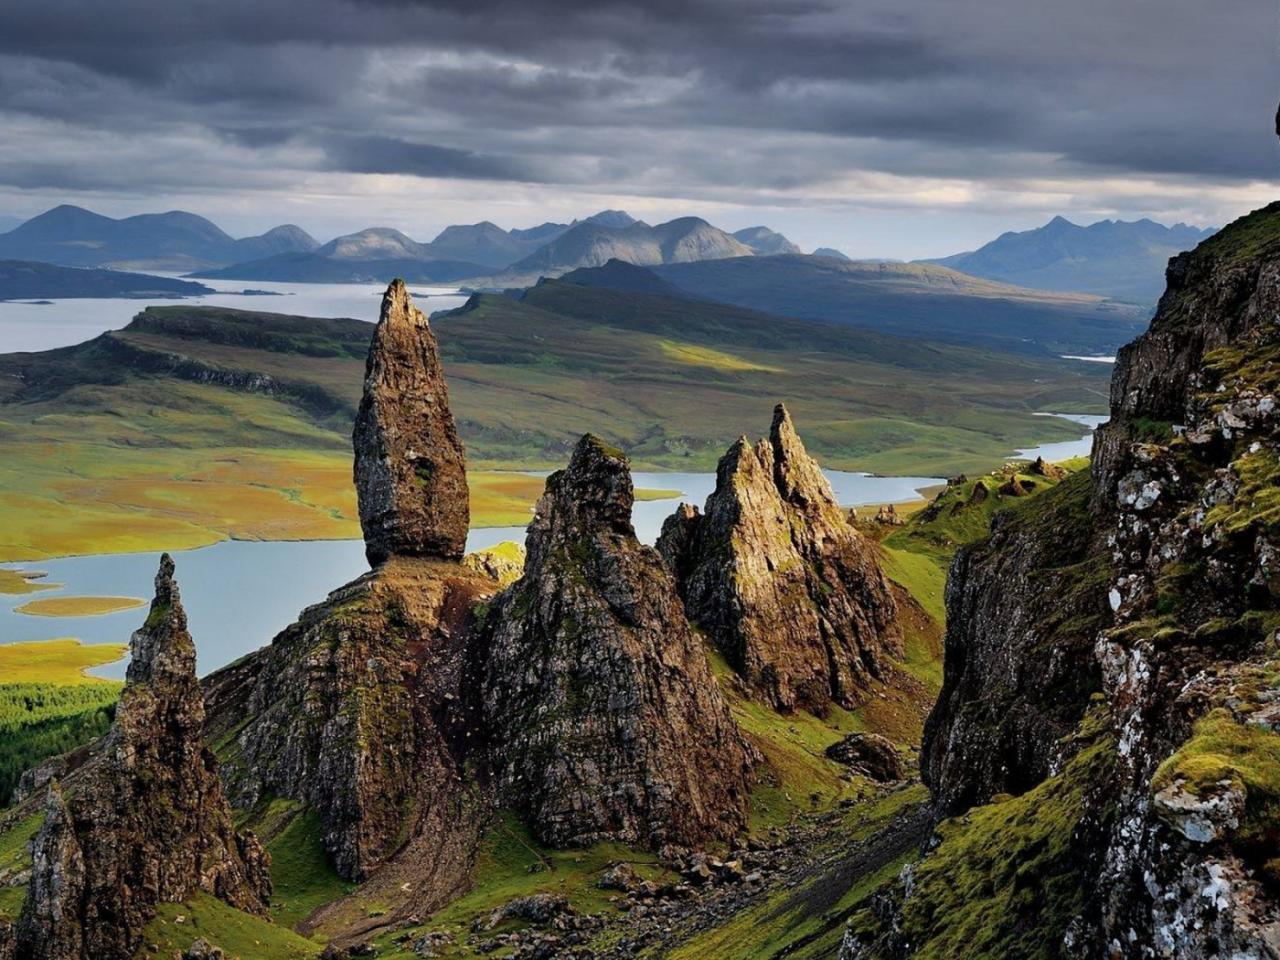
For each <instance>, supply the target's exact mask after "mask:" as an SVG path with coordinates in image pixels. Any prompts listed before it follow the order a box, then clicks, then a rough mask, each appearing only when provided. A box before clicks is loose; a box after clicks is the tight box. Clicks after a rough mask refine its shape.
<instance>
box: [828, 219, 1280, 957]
mask: <svg viewBox="0 0 1280 960" xmlns="http://www.w3.org/2000/svg"><path fill="white" fill-rule="evenodd" d="M1277 278H1280V205H1275V204H1273V205H1272V206H1270V207H1267V208H1264V209H1262V210H1259V211H1256V212H1255V213H1253V214H1251V215H1249V216H1248V217H1245V218H1242V219H1241V220H1239V221H1236V222H1235V223H1233V224H1231V225H1229V226H1228V227H1226V228H1224V229H1223V230H1222V231H1221V232H1220V233H1218V234H1216V235H1215V236H1214V237H1212V238H1210V239H1209V240H1207V241H1205V242H1204V243H1202V244H1200V245H1199V246H1198V247H1197V248H1196V249H1195V250H1194V251H1193V252H1191V253H1187V254H1182V255H1180V256H1178V257H1176V258H1175V259H1174V260H1173V261H1172V262H1171V263H1170V265H1169V270H1168V277H1167V279H1168V287H1167V290H1166V292H1165V294H1164V296H1163V297H1162V298H1161V301H1160V308H1159V311H1158V312H1157V315H1156V317H1155V319H1154V320H1153V321H1152V324H1151V328H1150V330H1149V331H1148V332H1147V333H1145V334H1144V335H1143V336H1141V337H1139V338H1138V339H1137V340H1135V341H1134V342H1133V343H1132V344H1130V345H1128V346H1127V347H1125V348H1124V349H1123V350H1122V351H1121V353H1120V357H1119V359H1118V362H1117V364H1116V370H1115V376H1114V378H1113V381H1112V403H1111V420H1110V422H1109V423H1108V424H1106V425H1105V426H1104V427H1103V428H1102V429H1101V430H1100V431H1099V433H1098V435H1097V436H1096V439H1095V444H1094V459H1093V463H1092V468H1091V472H1090V474H1089V475H1088V476H1087V477H1086V476H1085V475H1083V474H1081V475H1079V476H1078V477H1073V478H1072V479H1071V480H1069V481H1067V482H1064V483H1062V484H1060V485H1059V486H1058V487H1057V488H1056V489H1054V490H1053V491H1051V492H1050V493H1049V494H1048V495H1046V496H1044V497H1041V498H1038V499H1037V500H1036V501H1035V502H1033V503H1031V504H1029V505H1028V506H1027V508H1026V509H1025V510H1024V511H1022V512H1021V513H1020V514H1018V515H1017V516H1016V517H1005V518H1003V519H997V521H996V523H995V524H993V527H992V532H991V535H990V537H989V538H988V539H987V540H986V541H984V542H982V543H980V544H977V545H974V546H972V547H969V548H968V549H966V550H963V551H961V553H960V554H959V555H958V556H957V558H956V561H955V563H954V565H953V566H952V569H951V575H950V580H949V583H948V587H947V640H946V661H945V678H944V681H945V685H944V690H943V693H942V696H941V697H940V699H939V703H938V705H937V707H936V708H935V710H934V712H933V714H932V715H931V716H930V719H929V723H928V725H927V727H926V735H925V743H924V748H923V753H922V769H923V772H924V774H925V779H926V782H927V783H928V784H929V785H930V787H931V788H932V790H933V791H934V794H935V799H936V801H937V802H938V812H939V814H942V815H945V814H951V813H963V815H962V816H960V817H957V818H956V819H953V820H948V821H945V822H944V823H942V824H941V825H940V826H939V828H938V837H937V839H936V840H935V841H934V842H933V843H931V844H930V847H929V850H930V852H929V853H928V854H926V855H925V856H924V857H923V858H922V859H921V860H920V861H919V862H918V863H917V864H915V865H914V866H913V867H912V869H911V870H910V871H909V872H907V873H904V875H903V877H902V879H901V881H900V882H898V883H896V884H893V885H890V886H889V887H888V888H887V889H886V890H885V892H884V893H883V895H882V896H881V897H880V899H879V901H878V902H877V903H876V904H875V906H874V909H868V910H864V911H863V912H862V913H861V914H859V915H857V916H855V917H854V920H853V924H852V926H851V929H850V933H849V935H848V937H847V938H846V942H845V946H844V948H843V950H842V953H841V957H842V958H847V960H855V958H857V960H869V958H896V957H935V956H936V957H946V956H954V955H956V953H957V951H964V952H965V955H966V956H975V957H993V958H994V957H1005V956H1025V957H1045V958H1049V957H1059V956H1079V957H1112V958H1120V960H1127V958H1133V960H1139V958H1149V957H1153V956H1169V957H1180V958H1188V960H1199V958H1209V957H1219V956H1238V957H1265V956H1268V955H1269V954H1271V953H1273V952H1274V949H1275V944H1276V943H1277V942H1280V894H1278V892H1277V881H1276V874H1275V853H1276V849H1277V848H1276V838H1277V836H1280V819H1278V817H1277V810H1278V809H1280V803H1278V802H1277V797H1280V786H1278V785H1277V784H1278V783H1280V780H1278V779H1277V765H1276V758H1277V757H1278V756H1280V734H1277V723H1276V721H1275V713H1276V710H1275V701H1276V697H1277V694H1276V688H1277V678H1278V677H1280V660H1277V648H1276V639H1277V628H1278V627H1280V582H1278V580H1277V577H1278V575H1280V571H1278V569H1277V566H1276V563H1275V557H1274V554H1275V543H1276V539H1277V537H1278V536H1280V528H1278V527H1277V522H1278V515H1277V502H1276V491H1277V489H1280V488H1278V487H1277V484H1276V478H1277V475H1278V470H1280V468H1278V466H1277V464H1278V463H1280V451H1278V449H1277V444H1278V443H1280V408H1278V407H1277V402H1276V392H1277V389H1278V388H1280V378H1278V374H1277V371H1280V327H1278V326H1277V323H1276V319H1275V318H1276V308H1277V303H1280V281H1278V279H1277ZM1086 480H1087V482H1086Z"/></svg>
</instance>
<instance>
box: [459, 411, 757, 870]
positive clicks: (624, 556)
mask: <svg viewBox="0 0 1280 960" xmlns="http://www.w3.org/2000/svg"><path fill="white" fill-rule="evenodd" d="M633 499H634V494H633V490H632V483H631V474H630V469H629V465H628V463H627V460H626V458H625V457H623V456H622V454H621V453H620V452H619V451H617V450H614V449H611V448H609V447H608V446H606V445H605V444H604V443H603V442H602V441H601V440H599V439H598V438H597V437H592V436H586V437H583V438H582V440H581V441H580V442H579V443H578V445H577V447H576V449H575V450H574V453H573V457H572V459H571V460H570V462H569V466H568V467H567V468H566V469H564V470H561V471H559V472H557V473H554V474H552V475H551V476H550V477H549V478H548V480H547V487H546V492H545V493H544V494H543V496H542V499H541V500H540V501H539V502H538V506H537V509H536V511H535V516H534V520H533V522H532V523H531V524H530V526H529V533H528V541H527V544H526V547H527V553H528V558H527V561H526V564H525V569H524V575H523V576H522V577H521V579H520V580H519V581H517V582H516V583H515V584H514V585H513V586H512V587H511V588H510V589H509V590H508V591H507V592H505V593H504V594H503V595H502V597H501V598H500V599H499V600H498V602H497V603H495V605H494V606H493V608H492V609H491V610H490V611H489V613H488V616H487V619H488V621H489V622H490V623H491V624H492V632H491V638H490V640H489V644H488V649H487V651H485V662H484V667H483V673H484V680H483V704H482V713H483V724H484V728H485V730H486V734H487V737H488V743H489V766H490V768H491V770H492V776H493V777H494V780H495V784H496V788H497V793H498V796H499V799H500V801H502V802H505V803H507V804H510V805H512V806H514V807H515V808H516V809H519V810H522V811H524V812H525V814H526V816H527V818H528V820H529V823H530V825H531V826H532V827H533V829H534V832H535V833H536V834H537V835H538V836H539V837H540V838H541V839H543V840H544V841H546V842H549V843H552V844H556V845H563V844H587V843H591V842H593V841H596V840H601V839H613V840H623V841H627V842H640V843H644V844H648V845H650V846H653V847H656V848H660V847H663V846H666V845H670V844H676V845H700V844H702V843H704V842H706V841H707V840H710V839H714V838H729V837H733V836H735V835H737V834H738V832H739V831H741V830H742V829H743V827H744V826H745V822H746V803H747V792H748V789H749V786H750V773H751V766H752V760H753V751H752V750H751V748H750V747H748V746H747V745H746V744H745V742H744V741H743V739H742V737H741V735H740V734H739V733H738V730H737V728H736V726H735V725H734V722H733V720H732V718H731V717H730V715H729V708H728V706H727V705H726V703H725V701H724V699H723V697H722V696H721V694H720V691H719V688H718V686H717V684H716V680H715V678H714V677H713V676H712V673H711V668H710V665H709V662H708V660H707V655H706V651H705V650H704V649H703V646H702V642H701V640H700V639H699V637H698V636H697V635H696V634H695V633H694V631H693V630H692V628H691V627H690V626H689V623H688V621H687V620H686V618H685V613H684V610H683V608H682V606H681V604H680V598H679V596H678V594H677V593H676V588H675V584H674V582H673V581H672V579H671V576H670V574H669V573H668V572H667V570H666V569H665V568H664V566H663V564H662V561H661V559H660V558H659V556H658V554H657V553H656V552H655V551H654V550H653V549H652V548H650V547H646V546H643V545H641V544H640V543H639V541H638V540H637V539H636V535H635V530H634V529H633V528H632V525H631V507H632V502H633Z"/></svg>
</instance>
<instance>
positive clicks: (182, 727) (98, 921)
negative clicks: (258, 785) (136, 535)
mask: <svg viewBox="0 0 1280 960" xmlns="http://www.w3.org/2000/svg"><path fill="white" fill-rule="evenodd" d="M131 652H132V657H133V659H132V661H131V662H130V664H129V671H128V678H127V681H126V684H125V688H124V692H123V693H122V694H121V698H120V704H119V706H118V708H117V711H116V719H115V724H114V725H113V727H112V729H111V732H110V733H108V734H107V737H106V738H105V740H104V741H103V745H102V750H101V752H100V754H99V756H98V757H97V758H96V759H95V761H94V762H93V764H92V765H90V766H86V767H85V768H83V769H82V770H81V771H79V772H78V775H77V777H76V778H75V781H74V786H73V787H71V788H70V789H69V791H68V794H67V796H66V797H65V798H64V797H63V794H62V792H61V791H60V790H59V789H58V786H57V784H56V783H52V784H51V785H50V787H49V798H48V801H47V804H46V815H45V822H44V825H43V826H42V828H41V830H40V833H39V834H38V835H37V837H36V840H35V848H34V862H33V866H32V877H31V886H30V891H29V894H28V896H27V901H26V904H25V906H24V909H23V914H22V918H21V920H20V922H19V927H18V934H17V941H18V946H17V955H18V956H19V957H30V958H40V960H64V958H65V960H73V958H74V960H117V958H118V960H127V958H130V957H132V956H133V955H134V952H135V951H136V950H137V947H138V943H139V938H140V935H141V932H142V928H143V927H144V926H145V925H146V923H147V922H148V921H149V920H150V919H151V917H152V916H153V915H154V910H155V907H156V905H157V904H159V903H166V902H176V901H179V900H184V899H186V898H188V897H190V896H191V895H192V894H194V893H196V892H198V891H204V892H206V893H210V894H213V895H214V896H217V897H219V898H220V899H222V900H224V901H226V902H227V903H229V904H231V905H232V906H235V907H238V908H240V909H242V910H247V911H250V912H253V913H265V909H266V906H265V905H266V901H267V898H268V896H269V895H270V892H271V882H270V880H269V878H268V876H267V855H266V853H265V852H264V851H263V849H262V847H261V846H260V845H259V844H258V842H257V840H256V839H255V838H254V837H253V836H252V835H240V834H237V833H236V832H235V830H234V828H233V827H232V822H231V811H230V808H229V806H228V805H227V802H226V800H225V798H224V797H223V794H222V787H221V784H220V783H219V781H218V774H217V765H216V762H215V761H214V759H213V755H212V754H211V753H210V752H209V750H208V749H207V748H206V747H205V745H204V736H203V734H204V729H203V727H204V700H203V698H202V697H201V694H200V685H199V683H198V682H197V680H196V675H195V645H194V644H193V643H192V641H191V636H190V634H188V633H187V621H186V615H185V613H184V612H183V609H182V604H181V602H180V599H179V596H178V588H177V585H176V584H175V583H174V582H173V561H172V560H170V559H169V557H168V555H166V556H164V557H163V558H162V559H161V561H160V572H159V574H158V575H157V576H156V596H155V600H154V601H153V602H152V604H151V612H150V615H149V616H148V617H147V622H146V624H145V625H144V626H143V627H142V629H140V630H138V631H137V632H136V633H134V635H133V638H132V641H131Z"/></svg>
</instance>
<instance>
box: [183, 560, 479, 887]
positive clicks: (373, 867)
mask: <svg viewBox="0 0 1280 960" xmlns="http://www.w3.org/2000/svg"><path fill="white" fill-rule="evenodd" d="M496 590H497V584H496V583H495V582H494V581H492V580H490V579H489V578H488V577H486V576H484V575H483V574H479V573H476V572H474V571H472V570H470V569H468V568H466V567H464V566H462V565H461V564H453V563H445V562H443V561H432V560H423V559H413V558H403V557H396V558H392V559H391V560H389V561H388V562H386V563H384V564H383V565H382V566H381V567H379V568H378V569H377V570H374V571H372V572H371V573H368V574H366V575H365V576H363V577H361V578H360V579H358V580H356V581H354V582H353V583H351V584H348V585H347V586H344V587H341V588H339V589H338V590H335V591H334V592H333V593H332V594H330V596H329V598H328V599H327V600H326V601H325V602H323V603H320V604H317V605H316V606H314V607H310V608H308V609H307V610H305V611H303V613H302V615H301V617H300V618H299V620H298V622H297V623H294V624H293V625H291V626H289V627H288V628H286V629H285V630H284V631H283V632H282V633H281V634H280V635H279V636H277V637H276V638H275V639H274V640H273V641H272V643H271V646H269V647H267V648H266V649H265V650H262V651H259V652H258V653H256V654H254V655H252V656H251V657H248V658H246V659H245V660H242V661H240V662H238V663H236V664H232V665H231V666H229V667H226V668H224V669H223V670H220V671H218V672H217V673H215V674H214V675H212V676H211V677H210V678H209V679H208V680H207V681H206V691H207V697H208V701H209V706H210V713H211V715H212V716H213V718H214V719H213V722H212V723H211V725H210V736H211V737H212V738H214V739H215V741H216V742H220V743H223V744H225V748H224V753H225V755H226V762H225V764H224V769H223V777H224V779H225V781H226V784H227V791H228V794H229V795H230V797H231V799H232V801H233V802H234V803H235V804H236V806H238V807H242V808H246V809H252V808H253V807H255V806H256V805H257V804H258V803H260V802H263V801H265V800H267V799H269V798H271V797H281V798H287V799H290V800H294V801H297V802H299V803H301V804H305V806H306V807H307V808H309V809H311V810H314V811H315V812H316V814H317V815H318V816H319V818H320V821H321V824H322V827H323V836H324V843H325V847H326V849H327V850H328V852H329V854H330V856H331V857H332V858H333V862H334V865H335V866H336V868H337V870H338V872H339V873H340V874H341V875H342V876H344V877H346V878H348V879H351V880H364V879H367V878H369V877H370V876H372V875H373V874H374V873H375V872H377V871H378V869H379V868H380V867H381V866H382V865H384V864H385V863H386V862H387V861H388V860H389V859H391V858H392V857H393V856H394V855H396V854H397V852H399V851H400V848H401V845H402V844H403V842H404V837H405V836H406V835H411V836H415V837H421V838H423V839H422V842H423V843H424V844H430V843H434V844H435V845H436V847H437V848H438V852H437V861H438V862H437V866H439V867H440V871H439V875H440V878H441V882H442V883H443V884H444V886H445V887H448V888H449V890H450V891H451V892H452V891H453V890H455V889H456V888H457V887H458V886H459V885H462V884H464V881H465V875H466V871H467V869H468V868H469V865H470V860H469V857H470V852H469V850H468V849H466V848H467V847H468V841H467V837H469V836H470V835H472V834H473V833H475V831H476V829H477V828H478V827H477V826H476V825H475V821H477V820H483V817H482V816H479V815H474V814H471V813H469V812H468V805H469V804H470V803H471V799H470V797H469V794H468V792H467V790H466V788H465V787H464V785H463V784H462V782H461V770H462V763H463V755H464V753H465V740H466V730H465V718H464V717H463V716H462V710H461V703H462V701H463V699H464V696H463V691H462V685H463V682H464V680H463V673H464V667H465V654H466V651H467V648H468V645H469V643H470V642H471V638H472V635H473V630H474V625H475V624H474V617H473V613H472V609H473V607H475V606H476V605H477V604H479V603H482V602H483V601H485V600H486V599H488V598H489V597H490V596H491V595H492V594H493V593H494V592H495V591H496ZM407 811H412V814H408V813H407ZM406 817H408V821H406ZM469 824H471V825H470V826H469ZM460 834H462V835H464V836H460ZM450 861H452V868H451V869H444V868H443V865H444V864H445V863H448V862H450ZM445 876H448V877H449V878H450V879H449V880H448V881H447V882H445V881H444V879H443V878H444V877H445ZM422 896H428V894H426V893H423V894H422Z"/></svg>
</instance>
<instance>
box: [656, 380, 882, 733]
mask: <svg viewBox="0 0 1280 960" xmlns="http://www.w3.org/2000/svg"><path fill="white" fill-rule="evenodd" d="M658 550H659V552H660V553H661V554H662V556H663V558H664V560H665V561H666V563H667V565H668V567H669V568H670V569H671V570H672V572H673V573H674V575H675V577H676V581H677V583H678V585H679V589H680V594H681V597H682V598H683V600H684V605H685V609H686V610H687V611H688V614H689V618H690V619H691V620H692V621H694V622H695V623H696V624H697V625H698V627H699V628H701V629H702V630H704V631H705V632H706V633H707V635H708V636H709V637H710V638H711V639H712V640H713V641H714V642H715V644H716V646H718V647H719V648H720V649H721V650H722V651H723V652H724V655H725V657H726V659H727V660H728V661H729V663H730V665H731V666H732V667H733V668H734V670H736V671H737V672H738V673H739V674H740V675H741V676H742V677H743V678H744V680H745V681H746V682H747V683H748V684H749V685H750V686H751V687H752V688H754V689H755V690H756V691H757V693H758V694H759V695H760V696H761V697H762V698H763V699H765V700H766V701H767V702H769V703H770V704H771V705H773V706H775V707H777V708H779V709H782V710H793V709H797V708H805V709H809V710H814V711H817V712H819V713H821V712H823V711H825V710H826V708H827V707H828V706H829V705H830V704H832V703H836V704H839V705H841V706H854V705H856V704H857V703H858V702H859V700H860V699H861V698H862V697H864V696H865V695H866V693H867V691H868V689H869V688H870V686H871V685H872V683H873V682H874V681H875V680H877V679H882V678H884V677H885V676H886V675H887V673H888V671H889V669H890V663H891V661H892V660H893V659H895V658H900V657H901V656H902V631H901V627H900V626H899V623H898V616H897V613H898V611H897V604H896V602H895V600H894V597H893V593H892V591H891V590H890V587H889V583H888V581H887V580H886V579H885V576H884V574H883V572H882V571H881V569H880V566H879V563H878V561H877V559H876V555H875V548H874V546H873V545H872V544H871V543H870V542H869V541H867V540H866V539H865V538H864V537H863V536H862V535H861V534H860V533H859V532H858V531H857V530H856V529H855V528H854V527H853V526H852V525H851V524H850V523H848V521H847V519H846V517H845V514H844V512H843V511H842V510H841V509H840V507H839V506H838V505H837V503H836V501H835V497H834V496H833V494H832V492H831V485H830V484H829V483H828V482H827V479H826V478H825V477H824V476H823V475H822V472H821V470H820V469H819V468H818V465H817V463H816V462H815V461H814V460H813V459H812V458H811V457H810V456H809V455H808V454H807V453H806V452H805V449H804V445H803V444H802V443H801V441H800V437H799V436H798V435H797V434H796V431H795V427H794V425H793V424H792V422H791V417H790V415H789V414H788V413H787V410H786V408H785V407H784V406H782V405H781V404H779V405H778V407H777V409H776V410H775V411H774V417H773V425H772V428H771V430H770V434H769V438H768V440H761V441H759V442H758V443H755V444H751V443H749V442H748V441H747V439H746V438H745V437H742V438H740V439H739V440H738V441H737V442H736V443H735V444H734V445H733V446H732V447H731V448H730V449H729V451H728V453H726V454H725V456H724V457H723V458H722V459H721V460H720V464H719V466H718V467H717V470H716V487H715V490H714V491H713V492H712V494H711V495H710V496H709V497H708V498H707V502H706V507H705V511H704V512H703V513H699V512H698V511H697V510H696V508H693V507H689V506H682V507H681V508H680V510H678V511H677V512H676V514H674V515H673V516H672V517H670V518H668V520H667V522H666V523H665V524H664V526H663V531H662V536H661V537H660V538H659V540H658Z"/></svg>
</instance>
